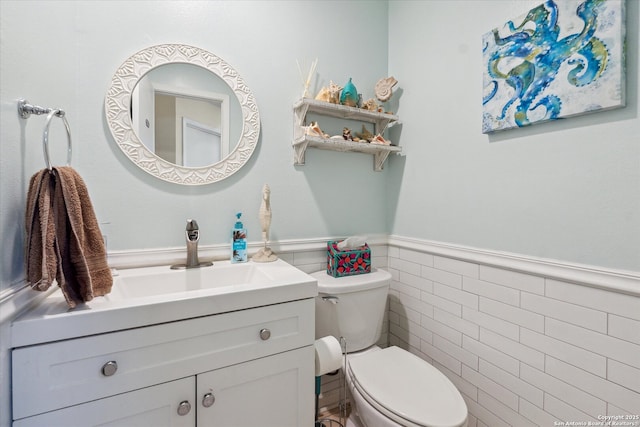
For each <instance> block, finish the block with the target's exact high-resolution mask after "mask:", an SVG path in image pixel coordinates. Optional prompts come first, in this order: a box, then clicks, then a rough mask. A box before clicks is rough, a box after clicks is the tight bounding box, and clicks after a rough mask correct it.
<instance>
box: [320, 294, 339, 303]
mask: <svg viewBox="0 0 640 427" xmlns="http://www.w3.org/2000/svg"><path fill="white" fill-rule="evenodd" d="M322 301H327V302H330V303H331V304H337V303H339V302H340V298H338V297H337V296H335V295H325V296H323V297H322Z"/></svg>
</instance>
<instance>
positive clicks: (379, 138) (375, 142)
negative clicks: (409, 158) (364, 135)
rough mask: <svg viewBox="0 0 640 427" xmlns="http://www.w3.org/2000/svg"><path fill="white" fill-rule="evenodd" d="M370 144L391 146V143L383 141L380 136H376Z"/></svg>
mask: <svg viewBox="0 0 640 427" xmlns="http://www.w3.org/2000/svg"><path fill="white" fill-rule="evenodd" d="M371 143H372V144H378V145H391V141H389V140H387V139H384V137H383V136H382V135H380V134H377V135H376V136H375V137H374V138H373V139H372V140H371Z"/></svg>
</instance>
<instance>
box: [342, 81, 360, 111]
mask: <svg viewBox="0 0 640 427" xmlns="http://www.w3.org/2000/svg"><path fill="white" fill-rule="evenodd" d="M358 99H359V98H358V90H357V89H356V87H355V85H354V84H353V83H352V82H351V77H349V81H348V82H347V84H346V85H344V88H343V89H342V93H341V94H340V104H342V105H347V106H349V107H357V106H358Z"/></svg>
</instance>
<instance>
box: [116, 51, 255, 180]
mask: <svg viewBox="0 0 640 427" xmlns="http://www.w3.org/2000/svg"><path fill="white" fill-rule="evenodd" d="M105 115H106V119H107V123H108V125H109V129H110V130H111V134H112V135H113V137H114V139H115V141H116V143H117V144H118V147H119V148H120V149H121V150H122V151H123V152H124V154H125V155H126V156H127V157H128V158H129V159H130V160H131V161H133V163H135V164H136V165H137V166H138V167H140V168H141V169H142V170H144V171H145V172H147V173H149V174H151V175H153V176H155V177H157V178H160V179H162V180H164V181H168V182H172V183H175V184H182V185H203V184H210V183H213V182H217V181H221V180H223V179H225V178H228V177H229V176H231V175H233V174H234V173H235V172H237V171H238V170H240V168H242V166H244V165H245V164H246V162H247V161H248V160H249V158H250V157H251V155H252V154H253V152H254V150H255V148H256V145H257V143H258V138H259V136H260V114H259V112H258V106H257V104H256V101H255V98H254V96H253V93H252V92H251V90H250V89H249V88H248V87H247V85H246V84H245V82H244V80H243V79H242V78H241V77H240V75H239V74H238V72H237V71H236V70H235V69H234V68H233V67H232V66H231V65H229V64H228V63H226V62H225V61H224V60H222V59H221V58H219V57H218V56H216V55H214V54H213V53H211V52H207V51H206V50H203V49H200V48H197V47H194V46H187V45H182V44H162V45H156V46H151V47H149V48H146V49H143V50H141V51H139V52H137V53H135V54H133V55H132V56H131V57H129V58H128V59H127V60H126V61H124V62H123V63H122V65H121V66H120V67H119V68H118V69H117V70H116V72H115V74H114V75H113V78H112V79H111V85H110V86H109V89H108V90H107V95H106V98H105Z"/></svg>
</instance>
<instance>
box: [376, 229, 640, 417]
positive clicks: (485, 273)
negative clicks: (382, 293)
mask: <svg viewBox="0 0 640 427" xmlns="http://www.w3.org/2000/svg"><path fill="white" fill-rule="evenodd" d="M388 269H389V271H390V272H391V274H392V276H393V280H392V283H391V291H390V296H389V300H390V303H389V344H390V345H397V346H399V347H402V348H404V349H406V350H408V351H410V352H412V353H414V354H416V355H418V356H420V357H421V358H423V359H425V360H427V361H428V362H430V363H432V364H433V365H434V366H436V367H437V368H438V369H440V370H441V371H442V372H443V373H445V374H446V375H447V376H448V377H449V378H450V379H451V381H452V382H453V383H454V384H456V386H457V387H458V388H459V390H460V391H461V393H462V394H463V396H464V398H465V401H466V403H467V406H468V408H469V413H470V417H469V426H470V427H484V426H488V427H499V426H514V427H520V426H556V425H571V424H570V423H574V424H573V425H580V424H578V423H584V425H589V424H588V423H589V422H591V423H592V424H591V425H595V424H593V423H598V422H603V425H606V421H607V420H611V419H612V418H610V417H616V416H620V417H619V418H618V420H617V422H627V424H620V425H629V426H640V419H638V416H640V278H639V277H638V276H637V275H636V274H635V273H628V274H627V272H615V271H604V270H594V269H593V268H591V267H584V268H583V267H581V266H576V265H560V264H557V263H555V262H551V261H548V260H537V259H526V258H523V257H515V256H513V255H506V254H501V253H488V252H485V251H475V250H473V249H468V248H455V247H451V246H444V245H438V244H434V243H433V242H421V241H416V240H413V239H406V238H402V237H394V236H392V237H391V238H390V241H389V247H388ZM614 419H615V418H614ZM610 425H611V424H610Z"/></svg>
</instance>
